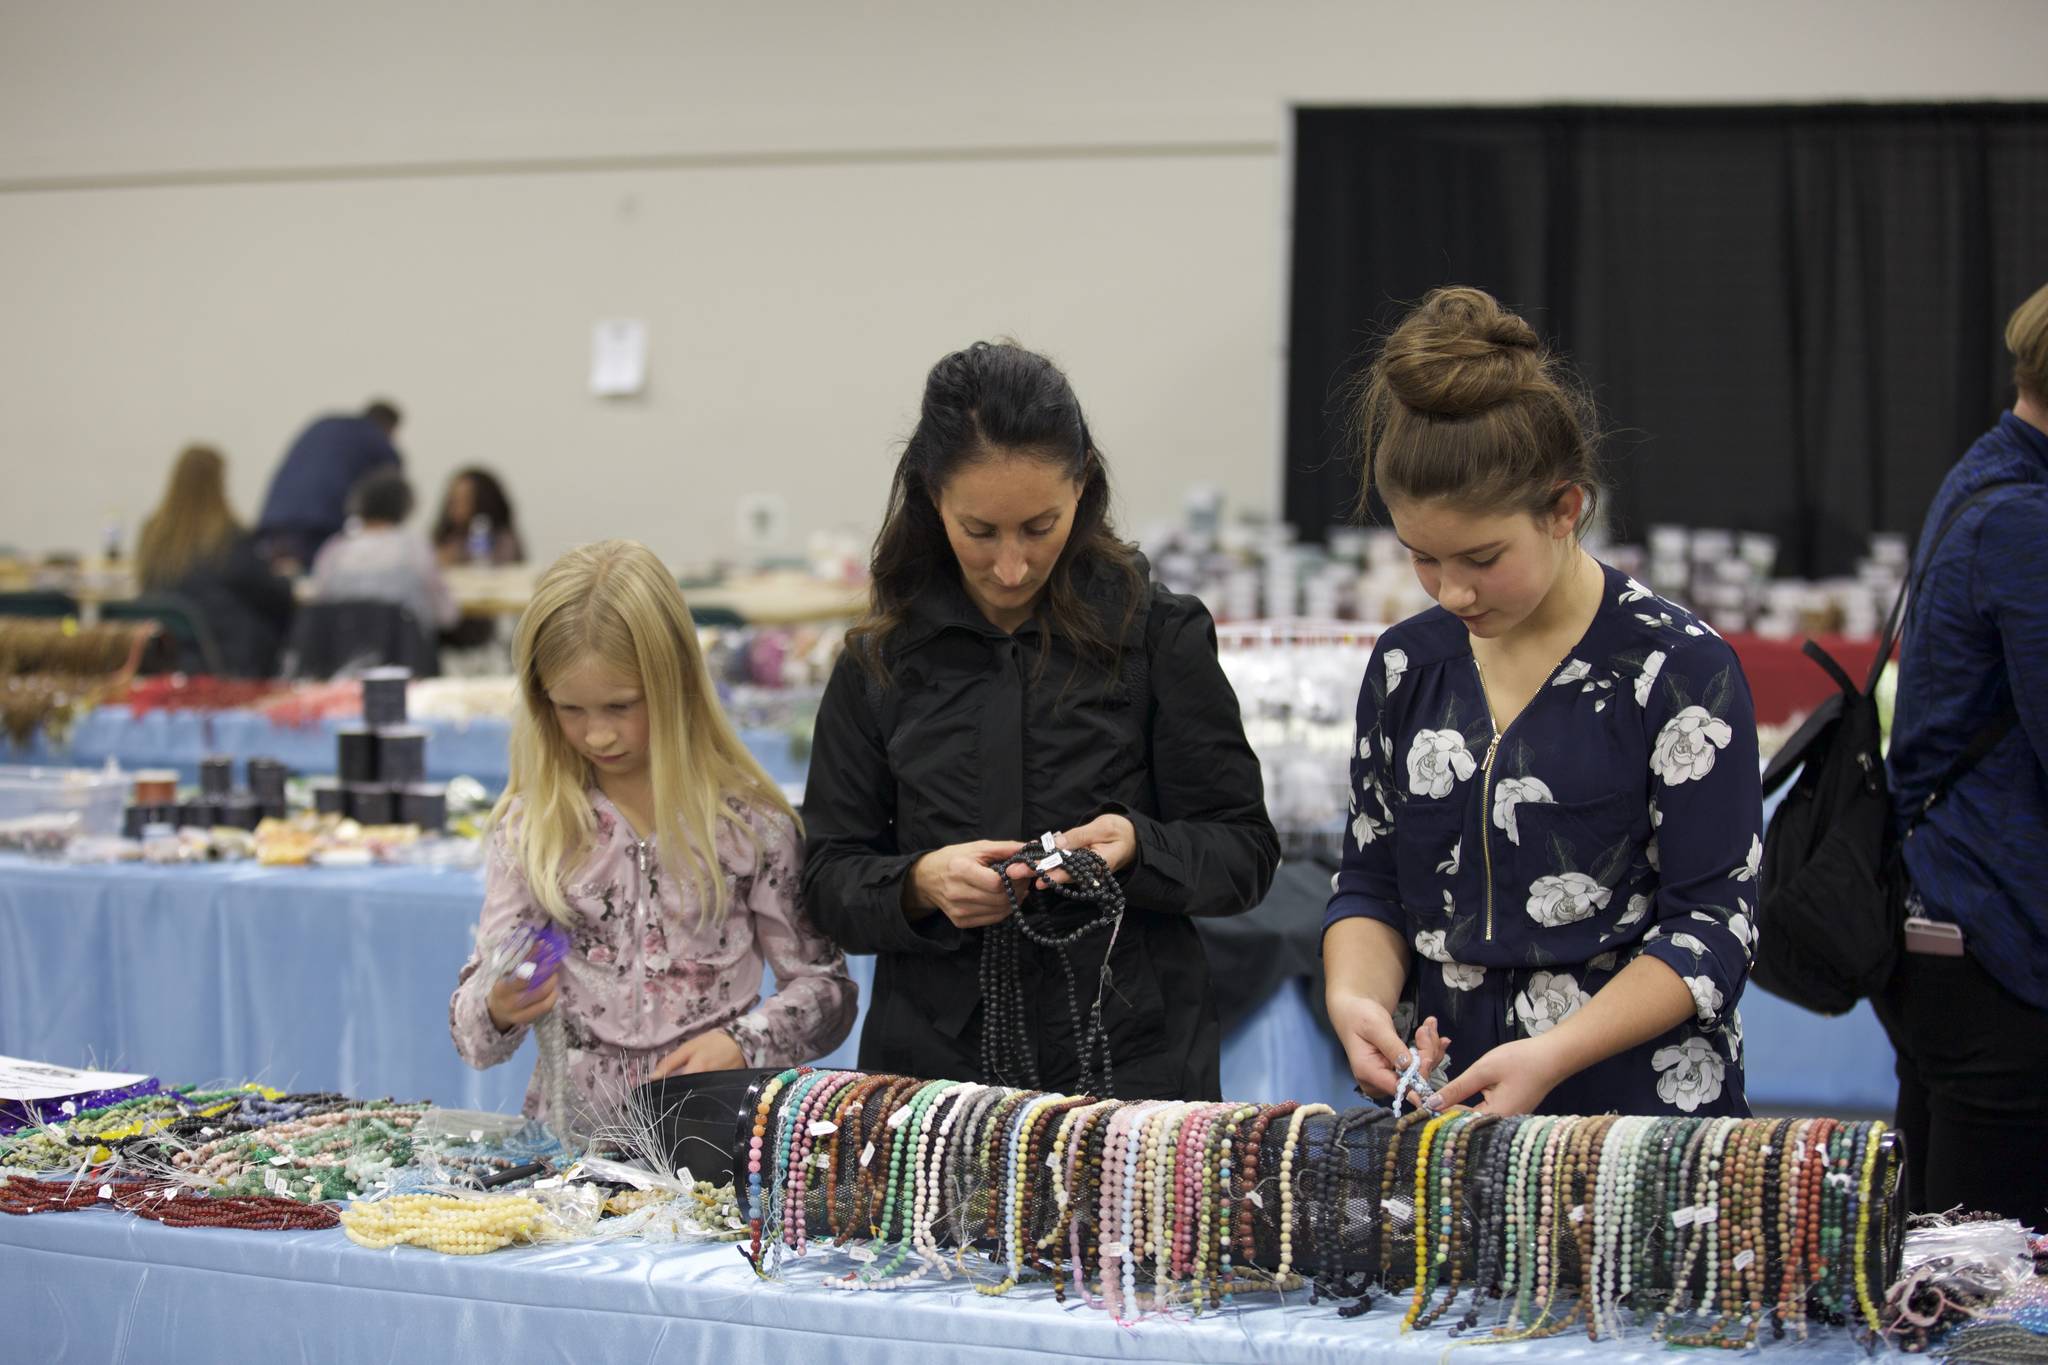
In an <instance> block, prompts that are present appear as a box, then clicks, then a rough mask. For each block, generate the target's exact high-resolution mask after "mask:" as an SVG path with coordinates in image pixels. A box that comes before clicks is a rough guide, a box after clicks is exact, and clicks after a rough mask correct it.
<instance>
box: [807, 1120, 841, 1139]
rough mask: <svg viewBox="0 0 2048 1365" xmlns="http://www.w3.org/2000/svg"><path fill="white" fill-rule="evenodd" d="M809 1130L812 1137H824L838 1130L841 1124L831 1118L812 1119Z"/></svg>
mask: <svg viewBox="0 0 2048 1365" xmlns="http://www.w3.org/2000/svg"><path fill="white" fill-rule="evenodd" d="M807 1131H808V1132H809V1133H810V1135H811V1136H812V1137H824V1136H825V1135H826V1134H828V1133H836V1132H838V1131H839V1125H838V1124H836V1123H834V1122H833V1121H832V1120H830V1119H812V1120H811V1126H810V1128H809V1129H808V1130H807Z"/></svg>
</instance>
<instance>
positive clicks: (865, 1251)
mask: <svg viewBox="0 0 2048 1365" xmlns="http://www.w3.org/2000/svg"><path fill="white" fill-rule="evenodd" d="M846 1254H847V1255H849V1256H851V1257H853V1259H854V1260H856V1261H859V1262H860V1263H861V1264H862V1265H866V1264H867V1263H868V1262H870V1261H872V1260H874V1259H875V1253H874V1249H873V1248H872V1247H852V1248H849V1249H848V1251H847V1253H846Z"/></svg>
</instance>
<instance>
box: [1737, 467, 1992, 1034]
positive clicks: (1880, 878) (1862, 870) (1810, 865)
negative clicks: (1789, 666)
mask: <svg viewBox="0 0 2048 1365" xmlns="http://www.w3.org/2000/svg"><path fill="white" fill-rule="evenodd" d="M2007 482H2010V481H2007ZM2005 486H2006V483H2005V482H2001V483H1991V484H1986V485H1984V487H1982V488H1979V489H1977V490H1976V491H1975V492H1973V493H1972V494H1970V496H1969V497H1967V498H1965V499H1963V501H1962V503H1961V504H1960V505H1958V506H1957V507H1956V509H1955V510H1954V511H1952V512H1950V513H1949V515H1948V517H1947V519H1946V520H1944V521H1943V522H1942V524H1941V528H1940V530H1938V531H1936V532H1935V535H1934V540H1933V543H1932V544H1930V545H1929V546H1928V547H1927V554H1926V557H1925V559H1924V560H1922V561H1921V563H1920V571H1919V573H1918V575H1915V576H1912V577H1910V578H1909V581H1908V583H1904V584H1901V585H1900V586H1899V595H1898V598H1897V600H1895V601H1894V602H1893V603H1892V609H1891V611H1890V613H1889V614H1888V615H1887V616H1886V618H1885V623H1884V634H1883V635H1882V636H1880V637H1879V640H1878V647H1877V658H1876V659H1875V660H1874V661H1873V662H1872V663H1871V665H1870V676H1869V677H1868V678H1867V679H1866V680H1865V681H1864V684H1863V687H1862V690H1860V691H1859V690H1858V689H1857V687H1856V684H1855V683H1854V682H1853V681H1851V679H1850V677H1849V675H1848V673H1846V672H1845V671H1843V668H1842V666H1841V665H1840V664H1839V663H1837V662H1835V660H1834V659H1833V658H1832V657H1830V656H1829V654H1828V652H1827V651H1826V650H1824V649H1822V648H1821V647H1820V646H1819V645H1817V644H1815V643H1814V642H1813V641H1812V640H1808V641H1807V642H1806V646H1805V653H1806V655H1807V657H1808V658H1810V659H1812V660H1813V661H1814V662H1815V663H1816V664H1819V665H1820V667H1821V668H1822V669H1823V670H1825V671H1826V673H1827V675H1828V676H1829V677H1830V678H1832V679H1834V681H1835V685H1836V687H1838V688H1840V689H1841V691H1840V694H1839V695H1837V696H1831V697H1829V698H1828V699H1827V700H1826V701H1824V702H1822V703H1821V704H1820V705H1819V706H1818V707H1816V708H1814V712H1813V714H1812V715H1811V716H1809V717H1807V720H1806V723H1805V724H1804V725H1801V726H1800V727H1799V729H1798V731H1797V732H1796V733H1794V734H1793V736H1792V738H1790V739H1789V740H1787V741H1786V742H1785V747H1784V748H1782V749H1780V750H1779V751H1778V752H1777V754H1776V756H1775V757H1773V758H1772V759H1771V762H1770V765H1769V766H1768V767H1767V768H1765V769H1764V777H1763V790H1764V795H1766V796H1769V795H1770V794H1771V793H1772V792H1775V791H1776V790H1778V788H1779V787H1781V786H1783V785H1784V784H1785V782H1786V781H1787V779H1789V778H1790V777H1791V776H1792V774H1794V773H1795V772H1796V773H1797V774H1798V775H1799V780H1798V781H1797V782H1794V783H1793V785H1792V790H1791V791H1789V792H1787V793H1786V794H1785V800H1784V801H1783V803H1782V804H1780V805H1779V807H1778V809H1777V812H1776V813H1775V814H1774V815H1772V816H1771V823H1770V827H1769V828H1768V829H1766V830H1765V831H1764V856H1763V867H1762V879H1763V881H1762V885H1763V892H1762V899H1761V901H1760V902H1759V904H1758V906H1757V946H1756V961H1755V963H1754V965H1753V966H1752V967H1751V968H1750V975H1751V977H1752V978H1754V979H1755V981H1756V983H1757V984H1758V985H1759V986H1762V987H1763V988H1764V989H1765V990H1767V991H1769V992H1770V993H1771V994H1773V995H1776V996H1782V997H1783V998H1784V999H1786V1000H1789V1001H1791V1002H1792V1003H1793V1004H1795V1005H1799V1006H1802V1007H1804V1008H1806V1009H1810V1010H1813V1011H1815V1012H1817V1013H1820V1014H1846V1013H1847V1012H1848V1011H1849V1010H1851V1009H1853V1008H1854V1007H1855V1005H1856V1002H1857V1001H1858V1000H1861V999H1863V998H1864V997H1866V996H1870V995H1875V994H1876V993H1877V992H1879V991H1880V990H1882V989H1883V988H1884V984H1885V982H1886V981H1887V980H1889V979H1890V977H1891V973H1892V968H1893V967H1894V965H1896V963H1897V961H1898V955H1899V951H1900V942H1901V936H1902V930H1901V926H1902V924H1903V922H1904V919H1905V910H1904V891H1905V878H1904V870H1903V868H1902V867H1901V866H1900V862H1899V840H1898V839H1897V838H1895V837H1894V836H1893V833H1892V801H1891V789H1890V786H1889V784H1888V783H1887V781H1886V778H1885V770H1884V756H1883V751H1882V748H1881V745H1880V740H1881V730H1880V726H1879V722H1878V714H1877V698H1876V695H1875V693H1876V689H1877V681H1878V679H1879V678H1880V677H1881V676H1883V673H1884V667H1885V664H1886V663H1888V662H1889V661H1890V660H1891V657H1892V651H1893V649H1895V648H1896V647H1897V645H1898V642H1899V635H1900V633H1901V631H1902V630H1903V628H1904V619H1903V618H1904V616H1905V614H1906V612H1907V611H1908V610H1909V608H1908V603H1909V602H1910V600H1911V599H1912V598H1913V597H1917V596H1918V595H1919V591H1920V585H1921V583H1922V582H1923V581H1924V580H1925V578H1926V576H1927V569H1928V566H1929V565H1931V564H1933V562H1934V553H1935V551H1936V550H1937V549H1939V548H1940V546H1941V542H1942V538H1943V537H1945V536H1946V535H1947V534H1948V533H1949V529H1950V528H1951V527H1953V526H1954V525H1955V524H1956V519H1957V518H1958V517H1960V516H1962V514H1963V512H1964V511H1965V510H1966V509H1967V508H1968V507H1969V506H1970V504H1971V503H1973V502H1976V501H1977V500H1978V499H1979V498H1981V497H1983V496H1984V495H1985V494H1986V493H1989V492H1991V491H1993V490H1994V489H1998V488H2002V487H2005ZM1909 589H1910V591H1909ZM2017 719H2018V712H2017V711H2015V710H2014V709H2013V708H2012V707H2011V706H2010V705H2008V706H2007V707H2006V709H2005V711H2004V712H2002V713H2001V714H2000V715H1999V716H1997V717H1996V718H1994V719H1993V720H1992V721H1991V723H1990V724H1988V725H1986V726H1985V727H1984V728H1983V729H1982V730H1979V731H1978V732H1977V734H1976V735H1975V736H1974V737H1973V738H1972V739H1971V740H1970V743H1969V744H1968V745H1967V746H1966V747H1965V748H1964V749H1963V752H1962V753H1961V754H1960V755H1958V756H1957V758H1956V760H1955V762H1953V763H1951V764H1950V765H1949V767H1948V771H1947V772H1945V773H1943V774H1942V776H1941V780H1940V781H1938V782H1936V783H1935V784H1934V789H1933V791H1931V792H1929V793H1928V796H1927V799H1926V801H1925V802H1923V803H1922V804H1921V807H1920V809H1919V810H1917V811H1915V812H1913V817H1912V821H1911V823H1910V824H1909V825H1908V826H1907V830H1908V832H1910V831H1911V829H1912V827H1913V826H1915V825H1918V824H1919V823H1920V821H1922V820H1924V819H1926V818H1927V813H1928V812H1929V811H1931V810H1933V809H1934V806H1935V804H1936V803H1937V802H1939V801H1940V800H1941V798H1942V797H1943V796H1945V795H1946V794H1947V793H1948V791H1949V790H1950V789H1951V788H1952V787H1953V786H1954V785H1955V783H1956V780H1957V779H1958V778H1960V777H1962V776H1963V774H1964V773H1967V772H1968V771H1969V770H1970V769H1971V768H1973V767H1975V766H1976V765H1977V762H1978V760H1980V759H1982V758H1983V757H1984V755H1986V754H1988V753H1990V752H1991V750H1992V748H1993V747H1994V746H1995V745H1996V744H1997V743H1998V741H1999V740H2001V739H2003V738H2005V736H2006V734H2007V733H2008V732H2009V731H2010V730H2011V729H2012V727H2013V724H2014V723H2015V721H2016V720H2017Z"/></svg>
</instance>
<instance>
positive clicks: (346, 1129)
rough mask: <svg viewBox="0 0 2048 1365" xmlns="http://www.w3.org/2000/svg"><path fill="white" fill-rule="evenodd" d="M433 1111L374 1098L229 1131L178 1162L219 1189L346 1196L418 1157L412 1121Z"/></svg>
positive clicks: (179, 1167) (283, 1195)
mask: <svg viewBox="0 0 2048 1365" xmlns="http://www.w3.org/2000/svg"><path fill="white" fill-rule="evenodd" d="M425 1110H426V1106H425V1105H423V1104H394V1103H392V1102H391V1101H389V1100H373V1101H370V1102H368V1103H365V1104H361V1105H358V1106H355V1107H352V1108H347V1109H332V1110H328V1111H326V1112H324V1113H319V1114H313V1115H309V1116H308V1117H305V1118H300V1119H291V1120H287V1121H285V1122H283V1123H273V1124H269V1125H267V1126H265V1127H262V1128H256V1129H250V1130H248V1131H245V1132H237V1133H229V1134H225V1135H223V1136H220V1137H216V1138H214V1139H213V1140H212V1141H210V1142H206V1143H204V1144H202V1145H201V1146H198V1147H194V1148H191V1149H189V1150H186V1151H181V1152H178V1153H177V1154H176V1155H174V1156H173V1157H172V1165H173V1166H174V1167H175V1168H176V1169H177V1170H179V1171H180V1172H183V1173H185V1174H186V1175H188V1176H190V1177H192V1178H194V1179H196V1180H198V1181H199V1182H201V1183H203V1184H204V1185H206V1186H207V1187H208V1189H209V1190H210V1191H211V1192H213V1193H217V1194H225V1195H256V1194H273V1195H277V1196H279V1197H281V1198H285V1199H300V1200H335V1199H346V1198H349V1197H350V1196H352V1195H356V1194H359V1193H361V1192H362V1191H364V1190H367V1189H370V1188H372V1187H373V1186H375V1185H376V1184H377V1183H378V1182H379V1181H381V1180H386V1179H389V1178H390V1176H391V1174H392V1173H393V1172H394V1171H396V1170H397V1169H398V1168H400V1167H402V1166H404V1165H406V1164H407V1163H408V1162H410V1161H411V1160H412V1156H413V1145H412V1137H411V1130H412V1126H413V1125H414V1124H415V1123H417V1122H418V1121H419V1117H420V1115H421V1114H422V1113H423V1112H425Z"/></svg>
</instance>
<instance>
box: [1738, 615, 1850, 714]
mask: <svg viewBox="0 0 2048 1365" xmlns="http://www.w3.org/2000/svg"><path fill="white" fill-rule="evenodd" d="M1725 638H1726V639H1727V641H1728V643H1729V644H1730V645H1732V646H1733V647H1734V649H1735V654H1736V657H1737V658H1739V659H1741V660H1742V671H1743V674H1744V675H1745V676H1746V677H1748V679H1749V690H1750V692H1751V694H1752V695H1753V696H1754V697H1755V698H1756V719H1757V724H1759V725H1782V724H1784V723H1785V722H1786V721H1788V720H1790V719H1792V717H1793V716H1795V715H1799V714H1801V713H1803V712H1807V711H1811V710H1812V709H1813V708H1814V707H1816V706H1818V705H1819V704H1820V703H1821V702H1822V701H1823V700H1825V699H1826V698H1827V697H1828V696H1829V695H1830V694H1831V693H1834V692H1836V691H1838V690H1839V689H1837V688H1836V686H1835V681H1834V679H1832V678H1830V677H1829V676H1828V675H1827V674H1826V673H1824V672H1822V671H1821V667H1820V665H1819V664H1817V663H1815V662H1814V661H1813V660H1811V659H1809V658H1807V657H1806V655H1805V654H1803V653H1801V652H1800V646H1801V645H1802V644H1804V643H1805V639H1804V637H1801V638H1799V639H1795V640H1767V639H1765V638H1764V637H1762V636H1760V635H1750V634H1746V633H1740V632H1738V633H1733V634H1729V635H1727V636H1726V637H1725ZM1818 643H1819V644H1820V647H1821V648H1822V649H1825V650H1826V651H1827V652H1828V653H1829V654H1830V655H1832V656H1833V658H1834V660H1835V662H1836V663H1838V664H1840V665H1841V666H1842V669H1843V671H1844V672H1846V673H1848V675H1849V677H1850V679H1851V680H1852V681H1853V682H1854V683H1855V684H1856V685H1857V686H1858V687H1861V686H1863V681H1864V679H1865V678H1867V677H1869V676H1870V665H1871V663H1872V662H1873V661H1874V660H1875V659H1876V658H1877V641H1876V640H1874V639H1869V638H1862V639H1852V638H1850V637H1848V636H1844V635H1823V636H1822V637H1820V640H1819V642H1818Z"/></svg>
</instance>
